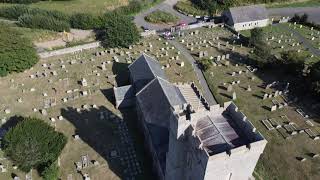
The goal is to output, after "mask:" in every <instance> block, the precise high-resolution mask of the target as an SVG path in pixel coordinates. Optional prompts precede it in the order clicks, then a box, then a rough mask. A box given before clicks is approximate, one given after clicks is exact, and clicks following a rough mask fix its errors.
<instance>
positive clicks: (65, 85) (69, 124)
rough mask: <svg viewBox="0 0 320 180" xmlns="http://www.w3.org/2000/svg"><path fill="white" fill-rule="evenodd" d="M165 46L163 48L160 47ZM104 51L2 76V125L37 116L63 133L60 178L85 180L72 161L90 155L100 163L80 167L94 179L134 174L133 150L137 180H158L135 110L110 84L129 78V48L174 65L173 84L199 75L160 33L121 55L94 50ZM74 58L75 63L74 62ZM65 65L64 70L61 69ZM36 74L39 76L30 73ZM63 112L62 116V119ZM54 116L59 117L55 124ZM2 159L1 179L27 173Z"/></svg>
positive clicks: (170, 75)
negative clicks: (119, 103) (118, 100)
mask: <svg viewBox="0 0 320 180" xmlns="http://www.w3.org/2000/svg"><path fill="white" fill-rule="evenodd" d="M150 44H151V47H150ZM162 48H163V49H165V50H161V49H162ZM104 50H105V49H102V48H99V49H92V50H87V51H83V52H81V53H77V54H69V55H64V56H57V57H52V58H48V59H41V60H40V61H39V63H37V64H36V65H35V66H34V67H33V68H32V69H30V70H26V71H25V72H23V73H18V74H11V75H9V76H7V77H3V78H0V120H1V121H0V122H1V123H4V122H5V121H7V120H8V119H10V118H11V117H12V116H14V115H23V116H34V117H38V118H40V119H43V120H44V121H45V122H47V123H49V124H51V125H52V126H55V127H56V130H57V131H60V132H62V133H63V134H65V135H66V136H67V138H68V142H67V145H66V147H65V148H64V150H63V152H62V154H61V156H60V173H61V176H60V177H61V179H68V176H69V177H70V176H72V177H73V179H82V177H81V175H80V174H79V173H77V172H76V168H75V164H74V163H75V162H78V161H80V159H81V156H83V155H88V156H89V158H90V160H95V161H98V163H99V164H97V165H94V164H92V163H91V164H90V166H89V167H87V168H85V169H83V170H82V172H83V173H89V175H90V177H91V179H108V180H118V179H126V178H127V177H131V176H130V175H129V172H128V170H127V169H128V165H127V162H129V160H128V159H126V158H128V157H131V156H133V155H132V154H130V153H133V154H135V155H136V160H137V162H138V164H139V166H140V168H141V170H142V172H141V173H139V174H138V175H136V176H134V177H135V178H136V179H139V180H140V179H141V180H150V179H154V177H152V175H151V174H150V172H151V170H150V169H151V165H150V160H149V159H148V158H147V157H146V152H145V151H144V149H143V147H144V145H143V141H142V139H143V138H142V135H141V134H140V133H139V131H138V129H137V127H136V124H137V117H136V113H135V111H134V109H128V110H125V111H121V112H120V111H119V110H117V109H115V107H114V105H113V104H112V103H113V102H114V100H113V89H112V88H113V86H112V85H113V84H114V82H115V81H117V82H119V85H120V80H123V83H124V84H125V83H126V81H125V80H127V78H128V77H127V66H128V65H129V63H127V60H128V58H129V56H128V55H126V54H125V55H124V56H121V55H120V54H119V52H120V51H124V52H130V54H131V57H132V59H135V58H137V57H138V56H139V55H140V54H141V53H143V52H145V53H147V54H150V55H154V56H158V60H159V62H160V63H161V64H162V65H165V64H170V68H165V72H166V73H167V76H168V78H169V80H170V81H171V82H191V81H195V82H197V81H196V76H195V74H194V73H193V70H192V67H191V64H189V63H188V61H187V60H185V58H184V56H183V55H179V54H178V52H177V50H176V49H174V48H172V46H171V45H169V44H168V43H166V41H165V40H164V39H160V40H159V37H158V36H155V37H151V38H147V39H143V40H141V42H140V43H139V44H136V45H134V46H133V47H132V49H128V48H122V49H119V52H118V53H117V54H109V53H106V54H105V55H103V56H99V57H96V56H94V53H95V52H97V51H104ZM165 51H167V52H168V56H166V55H165V54H166V53H165ZM114 56H117V57H118V58H119V62H118V63H116V62H113V61H112V59H113V57H114ZM173 56H174V57H176V56H179V60H173V59H172V57H173ZM92 59H94V61H93V60H92ZM71 60H74V61H76V63H75V64H73V65H71ZM106 61H110V62H111V63H110V64H107V65H106V68H107V69H106V70H105V71H103V70H102V69H101V68H99V67H100V66H101V63H102V62H106ZM181 61H184V62H185V66H184V67H180V66H178V65H177V62H181ZM44 64H46V65H50V68H48V67H44ZM62 65H64V66H65V68H62V67H61V66H62ZM53 71H56V72H57V75H56V76H54V75H53V74H52V72H53ZM36 74H38V76H39V77H37V78H31V77H30V76H31V75H36ZM82 78H85V79H86V80H87V82H88V86H87V87H83V86H81V85H80V84H79V81H80V80H81V79H82ZM31 89H34V91H33V90H32V91H31ZM80 91H87V92H88V95H87V96H81V95H80ZM18 98H21V99H22V102H18ZM63 98H66V99H68V100H67V102H64V101H62V99H63ZM49 101H51V102H54V101H55V102H56V105H55V106H51V107H48V108H47V109H46V111H47V113H48V114H47V115H46V116H44V115H42V114H41V113H40V111H39V110H40V109H43V108H44V106H45V104H48V102H49ZM84 105H85V106H84ZM93 105H95V107H93ZM6 108H8V109H10V110H11V113H10V114H6V113H5V112H4V109H6ZM101 112H103V113H104V118H103V119H101V118H100V116H101V115H100V113H101ZM60 115H62V116H63V117H64V120H58V116H60ZM50 118H55V122H53V121H52V120H50ZM119 127H121V128H127V129H128V133H127V134H124V133H121V132H120V130H119ZM75 134H77V135H79V136H80V138H81V140H75V139H74V137H73V136H74V135H75ZM124 135H125V136H128V137H129V138H127V137H124ZM123 138H124V139H130V140H131V141H132V142H133V143H131V145H130V149H129V145H128V144H126V143H124V142H122V141H123ZM113 150H116V151H117V152H118V155H119V156H118V157H114V158H111V157H110V152H111V151H113ZM0 163H1V164H3V165H4V166H5V167H6V168H7V170H8V172H6V173H1V174H0V179H11V173H15V174H17V175H18V176H19V177H20V178H22V179H23V178H24V177H25V173H23V172H21V171H19V170H18V169H16V170H15V169H13V166H12V162H11V161H10V160H8V159H5V157H4V156H3V154H2V152H1V151H0ZM32 179H34V180H40V179H41V178H40V177H39V175H38V174H37V172H36V171H35V170H34V171H32Z"/></svg>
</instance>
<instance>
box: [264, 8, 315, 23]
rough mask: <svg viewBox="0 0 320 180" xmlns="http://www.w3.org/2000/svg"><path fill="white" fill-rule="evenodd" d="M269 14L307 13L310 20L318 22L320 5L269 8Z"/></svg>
mask: <svg viewBox="0 0 320 180" xmlns="http://www.w3.org/2000/svg"><path fill="white" fill-rule="evenodd" d="M268 13H269V16H290V17H292V16H294V14H303V13H307V14H308V16H309V17H308V18H309V20H310V21H312V22H314V23H317V24H320V18H319V17H320V7H298V8H270V9H268Z"/></svg>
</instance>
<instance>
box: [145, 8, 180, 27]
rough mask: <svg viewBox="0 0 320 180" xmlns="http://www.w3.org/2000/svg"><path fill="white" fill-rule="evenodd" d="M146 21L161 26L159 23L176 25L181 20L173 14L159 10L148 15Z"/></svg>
mask: <svg viewBox="0 0 320 180" xmlns="http://www.w3.org/2000/svg"><path fill="white" fill-rule="evenodd" d="M145 20H146V21H148V22H151V23H155V24H159V23H164V24H174V23H176V22H177V21H178V20H179V18H178V17H177V16H175V15H173V14H171V13H168V12H165V11H160V10H157V11H154V12H152V13H150V14H148V15H147V16H146V17H145Z"/></svg>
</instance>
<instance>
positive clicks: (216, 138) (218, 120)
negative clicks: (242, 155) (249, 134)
mask: <svg viewBox="0 0 320 180" xmlns="http://www.w3.org/2000/svg"><path fill="white" fill-rule="evenodd" d="M230 123H231V122H230V121H228V119H226V117H224V116H223V115H214V116H205V117H203V118H201V119H199V120H198V121H197V124H196V134H197V135H198V136H199V138H200V141H201V142H202V143H203V146H204V147H205V148H206V149H207V151H208V153H209V154H210V155H212V154H217V153H220V152H224V151H227V150H229V149H232V148H235V147H238V146H241V145H245V144H247V143H248V140H247V139H246V138H245V137H244V136H242V135H241V134H240V133H239V132H237V131H238V129H236V128H237V127H235V126H234V127H233V126H231V124H230Z"/></svg>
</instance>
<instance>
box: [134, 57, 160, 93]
mask: <svg viewBox="0 0 320 180" xmlns="http://www.w3.org/2000/svg"><path fill="white" fill-rule="evenodd" d="M128 68H129V71H130V75H131V78H132V80H133V83H134V84H135V83H136V82H138V81H140V80H149V81H147V83H148V82H150V81H151V80H152V79H154V78H155V77H161V78H163V79H166V76H165V73H164V71H163V70H162V69H161V65H160V64H159V62H158V61H156V60H155V59H153V58H152V57H151V56H149V55H146V54H142V55H141V56H140V57H139V58H138V59H137V60H135V61H134V62H133V63H132V64H131V65H129V66H128ZM143 85H145V84H143ZM143 85H142V86H143ZM139 90H140V89H139Z"/></svg>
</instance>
